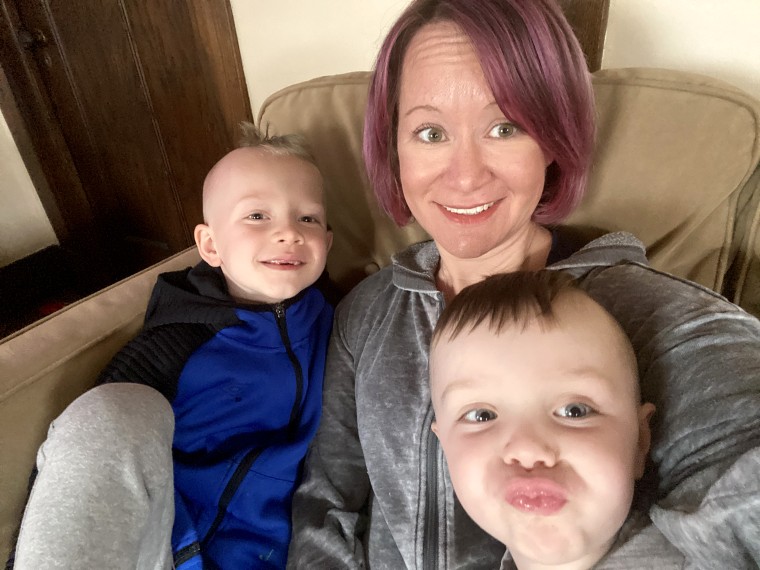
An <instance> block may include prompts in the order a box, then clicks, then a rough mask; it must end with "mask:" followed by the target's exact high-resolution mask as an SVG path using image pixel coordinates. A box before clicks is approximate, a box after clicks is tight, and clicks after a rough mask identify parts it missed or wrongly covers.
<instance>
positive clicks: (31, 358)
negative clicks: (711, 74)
mask: <svg viewBox="0 0 760 570" xmlns="http://www.w3.org/2000/svg"><path fill="white" fill-rule="evenodd" d="M367 79H368V74H367V73H364V72H360V73H351V74H344V75H338V76H331V77H322V78H318V79H314V80H312V81H307V82H304V83H301V84H298V85H293V86H291V87H288V88H286V89H284V90H282V91H280V92H278V93H276V94H274V95H273V96H271V97H270V98H269V99H268V100H267V101H266V102H265V103H264V105H263V107H262V109H261V113H260V117H259V121H260V123H262V124H269V125H270V131H272V132H274V133H285V132H301V133H303V134H304V135H305V136H306V137H307V139H309V140H310V142H311V143H312V145H313V148H314V150H315V153H316V156H317V161H318V162H319V165H320V167H321V168H322V170H323V172H324V174H325V177H326V180H327V186H328V188H327V202H328V218H329V221H330V224H331V226H332V228H333V230H334V232H335V243H334V246H333V249H332V251H331V253H330V257H329V260H328V270H329V272H330V274H331V276H332V277H333V279H334V280H335V281H336V282H337V283H338V284H339V285H340V287H342V288H343V289H344V290H348V289H349V288H350V287H352V286H353V285H355V284H356V283H357V282H358V281H359V280H360V279H361V278H362V277H364V276H365V275H367V274H368V273H371V272H373V271H376V270H377V269H378V268H379V267H380V266H383V265H385V264H387V263H388V261H389V259H390V256H391V254H392V253H393V252H394V251H397V250H399V249H401V248H402V247H404V246H405V245H407V244H409V243H412V242H414V241H418V240H420V239H425V235H424V232H423V231H422V230H421V229H420V228H418V227H416V226H410V227H407V228H403V229H399V228H396V227H395V226H394V225H393V223H392V222H391V221H390V220H389V219H388V218H386V217H385V216H384V214H383V213H382V212H381V211H380V210H379V209H378V207H377V205H376V203H375V201H374V198H373V195H372V193H371V191H370V189H369V187H368V183H367V180H366V177H365V175H364V169H363V164H362V160H361V152H360V149H361V129H362V116H363V109H364V104H365V101H366V90H367ZM594 88H595V91H596V97H597V106H598V115H599V136H598V142H597V153H596V160H595V164H594V170H593V174H592V178H591V181H590V186H589V190H588V195H587V196H586V199H585V200H584V202H583V204H582V206H581V208H580V209H579V210H578V211H577V212H576V213H575V214H574V215H573V216H572V217H571V218H570V219H569V220H568V222H567V224H568V225H569V226H571V227H572V228H574V230H575V231H576V232H577V233H578V234H579V236H581V237H584V238H590V237H594V236H596V235H598V234H600V233H602V232H605V231H613V230H627V231H630V232H632V233H634V234H636V235H637V236H638V237H639V238H641V239H642V241H644V243H645V244H646V246H647V248H648V253H649V257H650V259H651V263H652V265H654V266H655V267H656V268H658V269H661V270H663V271H668V272H671V273H674V274H675V275H678V276H680V277H683V278H686V279H691V280H694V281H697V282H699V283H701V284H703V285H705V286H707V287H709V288H711V289H713V290H715V291H718V292H720V293H722V294H723V295H725V296H726V297H728V298H729V299H731V300H732V301H734V302H735V303H737V304H738V305H740V306H742V307H744V308H745V309H746V310H747V311H749V312H752V313H754V314H755V315H760V232H759V231H758V228H759V227H760V167H758V164H759V163H760V102H758V101H757V100H755V99H753V98H752V97H750V96H749V95H747V94H745V93H743V92H741V91H739V90H737V89H735V88H733V87H731V86H729V85H726V84H724V83H721V82H719V81H716V80H713V79H710V78H707V77H701V76H696V75H691V74H686V73H678V72H673V71H663V70H644V69H625V70H603V71H600V72H597V73H596V74H595V76H594ZM199 192H200V189H199ZM198 259H199V258H198V256H197V254H196V252H195V251H194V250H187V251H185V252H183V253H180V254H178V255H175V256H174V257H172V258H170V259H168V260H166V261H164V262H162V263H161V264H159V265H157V266H154V267H152V268H149V269H147V270H145V271H143V272H141V273H139V274H137V275H135V276H133V277H131V278H129V279H127V280H125V281H122V282H120V283H117V284H116V285H114V286H112V287H110V288H108V289H106V290H104V291H101V292H99V293H97V294H95V295H92V296H90V297H88V298H86V299H84V300H82V301H79V302H78V303H75V304H73V305H70V306H68V307H66V308H64V309H63V310H61V311H59V312H57V313H55V314H53V315H51V316H50V317H48V318H46V319H44V320H42V321H39V322H37V323H35V324H33V325H31V326H29V327H27V328H26V329H23V330H21V331H19V332H18V333H16V334H14V335H12V336H10V337H8V338H5V339H3V340H2V341H0V462H1V463H0V557H4V556H6V555H7V553H8V551H9V549H10V546H11V542H12V537H13V533H14V532H15V530H16V528H17V526H18V523H19V520H20V518H21V515H22V511H23V507H24V503H25V500H26V493H27V479H28V476H29V473H30V471H31V468H32V466H33V464H34V461H35V454H36V450H37V447H38V446H39V444H40V443H41V442H42V440H43V439H44V437H45V433H46V430H47V426H48V424H49V422H50V421H51V420H52V419H53V418H54V417H55V416H56V415H58V414H59V413H60V412H61V411H62V410H63V408H64V407H65V406H66V405H68V403H69V402H71V401H72V400H73V399H74V398H75V397H77V396H78V395H79V394H81V393H82V392H83V391H85V390H87V389H88V388H90V387H91V386H92V385H93V384H94V382H95V380H96V378H97V375H98V373H99V371H100V369H101V368H102V367H103V366H105V364H106V363H107V362H108V360H109V359H110V358H111V357H112V355H113V354H114V353H115V352H116V351H117V350H118V349H119V348H120V347H121V346H122V345H123V344H125V343H126V341H127V340H129V339H130V338H131V337H132V336H133V335H134V334H135V333H136V332H137V331H138V329H139V327H140V324H141V319H142V315H143V312H144V310H145V305H146V303H147V299H148V295H149V293H150V290H151V287H152V285H153V283H154V281H155V277H156V275H157V274H158V273H159V272H162V271H170V270H174V269H178V268H182V267H185V266H188V265H192V264H194V263H196V261H198Z"/></svg>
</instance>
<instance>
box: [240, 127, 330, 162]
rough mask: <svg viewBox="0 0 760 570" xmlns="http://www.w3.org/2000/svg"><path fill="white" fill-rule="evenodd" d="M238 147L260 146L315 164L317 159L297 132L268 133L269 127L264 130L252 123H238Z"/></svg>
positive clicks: (281, 154)
mask: <svg viewBox="0 0 760 570" xmlns="http://www.w3.org/2000/svg"><path fill="white" fill-rule="evenodd" d="M240 131H241V137H240V141H239V143H238V146H239V147H240V148H246V147H250V148H261V149H263V150H266V151H267V152H271V153H272V154H275V155H278V156H294V157H296V158H301V159H303V160H305V161H306V162H309V163H311V164H313V165H314V166H317V161H316V159H315V158H314V155H313V154H312V152H311V149H310V148H309V143H308V142H306V139H305V138H304V137H303V136H302V135H299V134H295V133H291V134H287V135H270V134H269V127H267V128H266V129H265V130H264V131H262V130H261V128H259V127H257V126H256V125H254V124H253V123H250V122H248V121H242V122H241V123H240Z"/></svg>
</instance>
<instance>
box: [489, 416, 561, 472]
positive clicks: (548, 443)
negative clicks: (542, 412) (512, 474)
mask: <svg viewBox="0 0 760 570" xmlns="http://www.w3.org/2000/svg"><path fill="white" fill-rule="evenodd" d="M558 456H559V453H558V449H557V446H556V443H555V442H554V441H553V438H552V437H551V436H550V434H548V433H545V432H542V430H541V429H540V428H538V427H535V426H533V427H531V426H521V427H519V428H518V429H515V430H514V431H513V432H512V433H511V435H510V437H508V438H507V441H506V443H505V444H504V448H503V451H502V459H503V460H504V463H507V464H513V465H519V466H520V467H522V468H523V469H534V468H535V467H539V466H543V467H554V465H556V463H557V460H558Z"/></svg>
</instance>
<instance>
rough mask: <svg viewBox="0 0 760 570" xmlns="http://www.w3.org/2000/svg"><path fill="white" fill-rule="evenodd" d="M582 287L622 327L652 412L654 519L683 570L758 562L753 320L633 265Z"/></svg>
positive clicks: (598, 273) (591, 277)
mask: <svg viewBox="0 0 760 570" xmlns="http://www.w3.org/2000/svg"><path fill="white" fill-rule="evenodd" d="M583 287H584V288H585V289H586V290H587V291H588V292H589V293H590V294H591V295H592V296H593V297H594V298H595V299H596V300H597V301H599V302H600V303H601V304H602V305H604V306H605V307H606V308H607V309H608V310H609V311H610V312H611V313H612V314H613V315H614V316H615V317H616V318H617V319H618V321H619V322H620V323H621V325H622V326H623V328H624V329H625V330H626V332H627V333H628V335H629V337H630V338H631V341H632V343H633V345H634V348H635V350H636V354H637V357H638V362H639V372H640V376H641V384H642V393H643V397H644V398H645V399H646V400H649V401H651V402H653V403H654V404H655V405H656V406H657V412H656V413H655V417H654V421H653V442H652V449H651V456H652V459H653V461H654V463H655V464H656V465H657V470H658V475H659V484H658V488H657V504H656V506H655V507H654V508H653V509H652V513H651V515H652V520H653V521H654V523H655V524H656V525H657V527H658V528H659V529H660V531H661V532H662V533H663V534H664V535H665V536H666V537H667V538H668V540H670V541H671V542H672V543H673V544H674V545H675V546H676V547H677V548H678V549H679V550H680V551H681V552H683V553H684V555H685V556H686V560H687V565H686V566H685V567H686V568H728V567H730V568H737V569H738V568H750V567H755V566H754V565H753V561H754V563H755V564H757V563H760V484H759V483H758V481H760V478H759V477H758V473H760V460H759V455H758V454H760V321H758V320H757V319H756V318H754V317H752V316H751V315H749V314H748V313H746V312H744V311H743V310H741V309H739V308H738V307H736V306H734V305H733V304H731V303H729V302H728V301H726V300H725V299H723V298H722V297H720V296H719V295H717V294H715V293H713V292H712V291H710V290H708V289H705V288H703V287H701V286H699V285H696V284H693V283H690V282H687V281H683V280H680V279H677V278H675V277H672V276H670V275H666V274H663V273H660V272H657V271H655V270H653V269H651V268H648V267H644V266H642V265H639V264H627V265H618V266H614V267H609V268H604V269H600V270H595V271H592V272H590V273H589V274H588V275H587V276H586V277H585V278H584V280H583Z"/></svg>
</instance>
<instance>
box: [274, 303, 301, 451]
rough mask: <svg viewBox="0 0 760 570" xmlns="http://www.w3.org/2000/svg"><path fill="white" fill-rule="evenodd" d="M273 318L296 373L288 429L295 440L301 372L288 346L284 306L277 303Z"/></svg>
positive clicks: (288, 337) (299, 407)
mask: <svg viewBox="0 0 760 570" xmlns="http://www.w3.org/2000/svg"><path fill="white" fill-rule="evenodd" d="M274 316H275V319H276V320H277V327H278V328H279V329H280V336H281V337H282V343H283V344H284V345H285V350H286V351H287V353H288V358H290V363H291V364H292V365H293V370H294V371H295V373H296V396H295V400H294V401H293V407H292V408H291V410H290V421H289V425H288V429H289V431H290V437H291V439H295V437H296V432H297V431H298V424H299V422H300V418H299V412H300V410H301V397H302V396H303V370H302V369H301V363H300V362H298V358H297V357H296V353H295V352H293V346H292V345H291V344H290V336H289V335H288V327H287V324H286V322H285V305H283V304H282V303H277V304H276V305H275V306H274Z"/></svg>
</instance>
